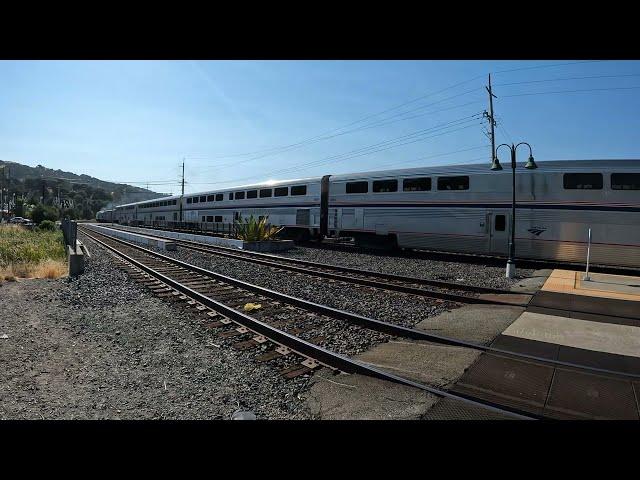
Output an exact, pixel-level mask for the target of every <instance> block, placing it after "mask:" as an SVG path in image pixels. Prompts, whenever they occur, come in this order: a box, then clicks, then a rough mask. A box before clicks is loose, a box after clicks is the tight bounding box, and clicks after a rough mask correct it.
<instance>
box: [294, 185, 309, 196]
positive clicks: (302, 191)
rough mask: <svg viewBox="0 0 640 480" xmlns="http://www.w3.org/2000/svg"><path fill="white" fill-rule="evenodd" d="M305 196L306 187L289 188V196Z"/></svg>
mask: <svg viewBox="0 0 640 480" xmlns="http://www.w3.org/2000/svg"><path fill="white" fill-rule="evenodd" d="M306 194H307V186H306V185H296V186H295V187H291V195H306Z"/></svg>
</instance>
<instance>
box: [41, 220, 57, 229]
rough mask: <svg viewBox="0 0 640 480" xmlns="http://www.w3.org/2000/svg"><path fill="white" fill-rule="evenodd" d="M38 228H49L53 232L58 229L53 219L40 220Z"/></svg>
mask: <svg viewBox="0 0 640 480" xmlns="http://www.w3.org/2000/svg"><path fill="white" fill-rule="evenodd" d="M38 228H39V229H40V230H48V231H50V232H53V231H54V230H55V229H56V224H55V223H53V222H52V221H51V220H43V221H42V222H40V225H39V226H38Z"/></svg>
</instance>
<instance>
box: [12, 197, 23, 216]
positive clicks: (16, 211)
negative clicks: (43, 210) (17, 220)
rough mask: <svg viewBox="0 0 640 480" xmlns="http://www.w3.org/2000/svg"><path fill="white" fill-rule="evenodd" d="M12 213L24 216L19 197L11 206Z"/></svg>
mask: <svg viewBox="0 0 640 480" xmlns="http://www.w3.org/2000/svg"><path fill="white" fill-rule="evenodd" d="M13 213H14V214H15V216H16V217H24V202H23V201H22V199H21V198H16V204H15V206H14V207H13Z"/></svg>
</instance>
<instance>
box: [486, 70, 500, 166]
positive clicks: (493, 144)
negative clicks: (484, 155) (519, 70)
mask: <svg viewBox="0 0 640 480" xmlns="http://www.w3.org/2000/svg"><path fill="white" fill-rule="evenodd" d="M484 88H486V89H487V92H489V113H487V112H486V111H485V112H484V116H485V117H486V118H487V119H488V120H489V125H490V126H491V134H490V135H491V163H493V162H494V160H495V158H496V134H495V131H494V127H495V126H496V121H495V119H494V117H493V99H494V98H498V97H496V96H495V95H494V94H493V90H492V89H491V74H489V86H488V87H484Z"/></svg>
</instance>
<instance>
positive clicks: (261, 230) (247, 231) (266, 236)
mask: <svg viewBox="0 0 640 480" xmlns="http://www.w3.org/2000/svg"><path fill="white" fill-rule="evenodd" d="M268 219H269V217H268V216H266V217H263V218H261V219H260V220H256V219H255V217H254V216H253V215H251V216H250V217H249V218H248V219H247V218H245V219H243V218H242V217H240V218H239V219H238V220H237V221H236V236H237V237H238V238H239V239H240V240H244V241H246V242H259V241H264V240H273V239H274V238H275V236H276V235H277V234H278V233H280V232H281V231H282V229H283V228H284V227H274V226H272V225H269V224H268V223H267V220H268Z"/></svg>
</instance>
